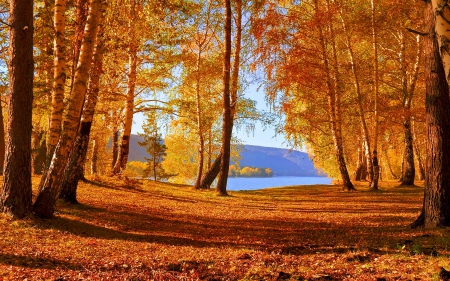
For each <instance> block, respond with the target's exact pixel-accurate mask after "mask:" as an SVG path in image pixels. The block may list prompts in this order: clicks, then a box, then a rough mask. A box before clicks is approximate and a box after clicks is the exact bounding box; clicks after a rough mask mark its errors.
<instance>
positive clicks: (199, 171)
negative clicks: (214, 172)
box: [194, 35, 206, 189]
mask: <svg viewBox="0 0 450 281" xmlns="http://www.w3.org/2000/svg"><path fill="white" fill-rule="evenodd" d="M205 36H206V35H205ZM202 49H203V44H202V43H200V44H199V46H198V54H197V77H196V79H197V81H196V89H195V91H196V93H195V94H196V103H197V130H198V132H197V134H198V163H197V164H198V165H197V178H196V180H195V184H194V188H195V189H200V188H201V180H202V174H203V162H204V156H205V140H204V138H203V121H202V105H201V97H200V66H201V58H202Z"/></svg>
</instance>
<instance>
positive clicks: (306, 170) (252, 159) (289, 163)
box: [239, 145, 319, 177]
mask: <svg viewBox="0 0 450 281" xmlns="http://www.w3.org/2000/svg"><path fill="white" fill-rule="evenodd" d="M239 165H240V166H241V167H244V166H251V167H261V168H270V169H272V171H273V174H274V175H275V176H302V177H316V176H319V173H318V171H317V170H316V168H315V167H314V164H313V162H312V161H311V159H310V158H309V155H308V154H307V153H305V152H300V151H296V150H290V149H283V148H273V147H264V146H255V145H244V147H243V149H242V151H241V159H240V161H239Z"/></svg>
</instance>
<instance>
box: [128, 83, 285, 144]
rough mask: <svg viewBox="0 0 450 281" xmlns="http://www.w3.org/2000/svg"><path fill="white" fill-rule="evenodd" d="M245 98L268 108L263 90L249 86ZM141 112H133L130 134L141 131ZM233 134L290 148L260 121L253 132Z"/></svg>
mask: <svg viewBox="0 0 450 281" xmlns="http://www.w3.org/2000/svg"><path fill="white" fill-rule="evenodd" d="M244 95H245V96H246V97H247V98H250V99H252V100H255V101H256V102H257V104H256V107H257V108H258V109H260V110H267V111H268V110H269V106H268V105H267V103H266V101H265V100H264V93H263V91H257V90H256V88H255V87H250V88H249V90H248V91H246V92H245V93H244ZM143 119H144V118H143V114H141V113H139V114H135V115H134V117H133V121H134V124H133V127H132V130H131V133H132V134H137V133H142V124H143V122H144V120H143ZM233 134H234V135H235V136H237V137H238V138H239V139H240V140H241V141H242V143H244V144H250V145H259V146H267V147H277V148H291V147H289V146H288V144H287V142H286V140H285V138H284V136H283V135H276V134H275V130H274V128H273V127H268V128H266V129H265V130H264V129H263V126H262V125H261V124H260V123H257V124H255V130H254V132H252V133H250V134H247V132H245V130H244V129H241V130H239V131H237V130H234V131H233Z"/></svg>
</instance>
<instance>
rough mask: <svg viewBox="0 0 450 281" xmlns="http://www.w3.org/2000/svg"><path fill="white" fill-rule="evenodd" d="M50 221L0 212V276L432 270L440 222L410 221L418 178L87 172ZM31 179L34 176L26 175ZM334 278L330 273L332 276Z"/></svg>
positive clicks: (403, 274) (440, 257)
mask: <svg viewBox="0 0 450 281" xmlns="http://www.w3.org/2000/svg"><path fill="white" fill-rule="evenodd" d="M91 180H92V181H90V182H88V183H81V184H80V189H79V200H80V202H81V204H80V205H77V206H72V205H69V204H67V203H64V202H63V201H59V202H58V205H57V208H58V210H59V211H58V215H57V217H56V218H55V219H53V220H41V219H38V218H36V217H33V216H30V217H28V218H27V219H25V220H23V221H10V219H9V218H8V217H7V216H5V215H1V217H0V235H1V237H2V239H0V249H1V250H0V278H2V279H3V280H24V279H28V280H42V279H46V280H47V279H50V280H56V279H63V280H79V279H90V280H101V279H107V278H112V279H115V280H118V279H121V280H125V279H133V280H149V279H153V280H176V279H184V280H213V279H214V280H276V279H278V280H289V279H290V280H320V279H317V278H319V276H322V277H323V278H329V279H322V280H376V279H377V278H385V280H393V279H395V280H412V279H414V278H416V279H417V278H419V279H421V280H433V278H434V277H435V276H437V274H438V272H439V267H440V266H443V267H445V268H448V267H449V266H450V264H449V261H448V258H447V256H448V255H449V254H450V253H449V252H448V248H449V246H450V241H449V239H448V237H449V233H448V229H436V230H423V229H418V230H410V229H408V228H407V227H406V226H407V225H408V223H409V222H410V221H412V220H413V219H414V218H415V217H416V216H417V214H418V211H419V210H420V206H421V201H422V193H423V189H422V188H411V187H404V188H401V189H398V188H394V187H395V185H396V183H395V182H394V183H386V182H382V183H381V185H380V188H381V191H379V192H370V191H368V186H367V185H359V186H357V188H358V190H359V191H360V192H357V193H351V194H348V193H347V192H342V191H339V189H338V188H337V187H336V186H302V187H285V188H278V189H266V190H260V191H245V192H244V191H240V192H230V195H231V196H229V197H216V196H214V193H213V192H212V191H211V192H199V193H192V189H191V188H190V187H189V186H185V185H174V184H167V183H155V182H153V181H144V182H142V181H138V182H136V181H131V180H128V181H127V180H117V179H112V178H108V177H96V178H92V179H91ZM33 181H34V184H35V186H36V184H37V183H38V178H33ZM330 278H331V279H330Z"/></svg>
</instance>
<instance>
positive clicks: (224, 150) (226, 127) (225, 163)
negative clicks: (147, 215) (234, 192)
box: [216, 0, 233, 195]
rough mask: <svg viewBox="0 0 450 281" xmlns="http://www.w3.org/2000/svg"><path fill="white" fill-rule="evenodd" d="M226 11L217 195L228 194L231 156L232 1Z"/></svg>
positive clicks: (227, 5)
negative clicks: (220, 155) (220, 145)
mask: <svg viewBox="0 0 450 281" xmlns="http://www.w3.org/2000/svg"><path fill="white" fill-rule="evenodd" d="M224 9H225V22H224V30H225V49H224V58H223V80H222V81H223V82H222V83H223V116H222V147H221V150H220V152H221V154H222V157H221V158H220V159H221V161H220V172H219V178H218V180H217V187H216V193H217V194H218V195H228V194H227V181H228V170H229V169H230V154H231V135H232V131H233V128H232V125H233V124H232V121H231V103H230V69H231V63H230V62H231V0H225V1H224Z"/></svg>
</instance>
